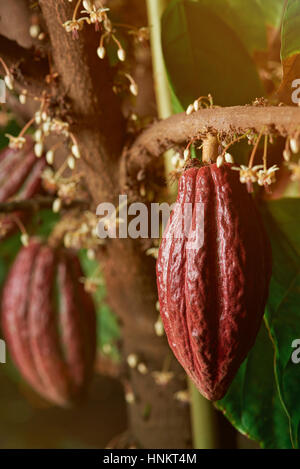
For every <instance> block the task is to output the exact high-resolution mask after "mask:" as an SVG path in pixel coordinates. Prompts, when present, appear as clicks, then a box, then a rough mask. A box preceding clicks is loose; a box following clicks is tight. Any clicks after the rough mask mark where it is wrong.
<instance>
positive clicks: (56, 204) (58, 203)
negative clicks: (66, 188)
mask: <svg viewBox="0 0 300 469" xmlns="http://www.w3.org/2000/svg"><path fill="white" fill-rule="evenodd" d="M61 206H62V203H61V200H60V199H55V200H54V202H53V205H52V211H53V212H54V213H58V212H59V211H60V209H61Z"/></svg>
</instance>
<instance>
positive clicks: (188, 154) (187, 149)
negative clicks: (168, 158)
mask: <svg viewBox="0 0 300 469" xmlns="http://www.w3.org/2000/svg"><path fill="white" fill-rule="evenodd" d="M189 157H190V149H189V148H186V149H185V150H184V152H183V159H184V161H187V160H188V159H189Z"/></svg>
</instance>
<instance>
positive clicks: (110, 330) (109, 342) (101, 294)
mask: <svg viewBox="0 0 300 469" xmlns="http://www.w3.org/2000/svg"><path fill="white" fill-rule="evenodd" d="M79 257H80V262H81V265H82V268H83V271H84V273H85V275H86V276H87V277H95V276H97V279H99V280H101V279H102V275H101V272H99V263H98V262H97V261H94V260H90V259H88V257H87V255H86V251H85V250H81V251H80V252H79ZM105 296H106V289H105V286H104V283H103V285H102V284H101V285H99V286H98V288H97V291H96V292H95V293H94V295H93V297H94V301H95V304H96V309H97V327H98V331H97V336H98V346H99V348H100V349H101V350H102V351H103V348H104V350H105V354H107V355H109V356H110V357H111V358H112V359H114V360H119V359H120V354H119V349H118V347H117V341H118V340H119V339H120V327H119V324H118V320H117V318H116V316H115V314H114V313H113V312H112V311H111V309H110V308H109V307H108V305H107V304H106V303H105Z"/></svg>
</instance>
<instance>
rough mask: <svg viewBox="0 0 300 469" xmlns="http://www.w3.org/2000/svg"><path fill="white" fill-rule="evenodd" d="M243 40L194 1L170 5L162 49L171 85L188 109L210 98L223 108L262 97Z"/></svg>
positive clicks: (187, 0) (252, 63)
mask: <svg viewBox="0 0 300 469" xmlns="http://www.w3.org/2000/svg"><path fill="white" fill-rule="evenodd" d="M220 14H221V15H222V10H221V13H220ZM225 17H226V15H225ZM240 36H241V33H240V32H238V33H236V32H235V30H234V29H233V27H230V26H228V24H227V23H226V21H225V20H223V19H222V18H221V17H220V16H219V15H217V14H216V13H215V12H214V11H212V9H211V8H210V7H209V6H203V5H202V4H201V3H200V2H195V1H192V0H173V1H172V2H171V3H170V5H169V7H168V8H167V9H166V11H165V13H164V15H163V18H162V46H163V53H164V59H165V64H166V68H167V72H168V76H169V79H170V82H171V85H172V87H173V89H174V93H175V95H176V96H177V98H178V99H179V101H180V103H181V105H182V106H183V107H186V106H187V105H188V104H189V103H191V102H193V100H194V99H195V98H196V97H198V96H201V95H208V94H209V93H211V94H212V95H213V97H214V102H215V103H216V104H218V105H223V106H226V105H237V104H244V103H248V102H251V101H252V100H253V99H254V98H255V97H257V96H261V95H262V94H263V90H262V86H261V83H260V80H259V77H258V74H257V71H256V68H255V65H254V62H253V61H252V59H251V56H250V53H249V52H248V51H247V50H246V48H245V46H244V44H243V42H242V40H241V39H240Z"/></svg>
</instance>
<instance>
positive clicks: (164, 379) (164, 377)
mask: <svg viewBox="0 0 300 469" xmlns="http://www.w3.org/2000/svg"><path fill="white" fill-rule="evenodd" d="M152 376H153V379H154V381H155V383H156V384H157V385H158V386H166V385H167V384H168V383H169V382H170V381H171V380H172V379H173V378H174V373H173V372H172V371H169V372H167V371H153V373H152Z"/></svg>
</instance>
